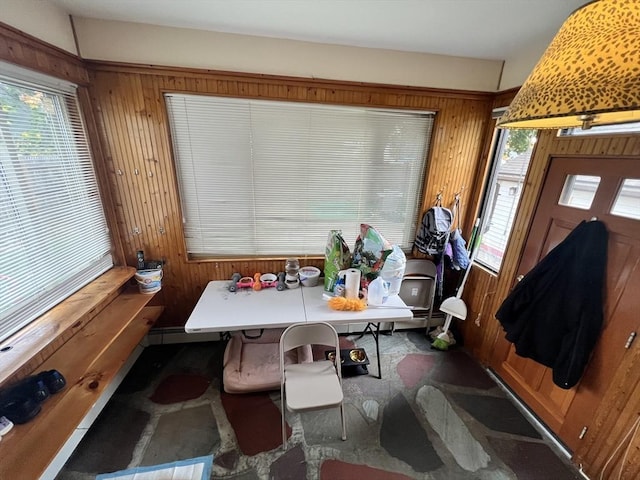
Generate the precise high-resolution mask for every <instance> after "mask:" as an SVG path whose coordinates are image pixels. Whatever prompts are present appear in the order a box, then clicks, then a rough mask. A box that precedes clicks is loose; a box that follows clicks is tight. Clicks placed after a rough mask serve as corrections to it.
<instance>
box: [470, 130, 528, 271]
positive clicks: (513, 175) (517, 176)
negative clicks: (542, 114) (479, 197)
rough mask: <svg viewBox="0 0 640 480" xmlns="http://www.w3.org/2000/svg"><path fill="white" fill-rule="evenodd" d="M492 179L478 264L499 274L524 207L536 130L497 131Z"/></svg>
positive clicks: (486, 197)
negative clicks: (514, 225) (508, 243)
mask: <svg viewBox="0 0 640 480" xmlns="http://www.w3.org/2000/svg"><path fill="white" fill-rule="evenodd" d="M495 138H496V140H495V144H494V148H493V158H492V166H491V175H490V176H489V179H488V181H487V185H486V187H485V194H484V199H483V204H482V209H481V223H480V239H479V242H478V251H477V253H476V261H477V262H478V263H480V264H482V265H484V266H485V267H487V268H489V269H491V270H493V271H495V272H497V271H499V270H500V265H502V257H503V256H504V252H505V249H506V247H507V241H508V240H509V235H510V234H511V228H512V226H513V220H514V218H515V215H516V211H517V209H518V204H519V203H520V195H521V193H522V185H523V182H524V177H525V175H526V174H527V169H528V168H529V160H530V159H531V154H532V151H533V146H534V144H535V140H536V130H521V129H517V130H516V129H514V130H508V129H500V130H497V131H496V136H495Z"/></svg>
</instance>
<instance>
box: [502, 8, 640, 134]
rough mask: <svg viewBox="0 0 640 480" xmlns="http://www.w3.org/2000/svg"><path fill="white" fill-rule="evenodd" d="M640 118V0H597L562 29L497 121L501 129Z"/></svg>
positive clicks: (575, 124) (621, 121)
mask: <svg viewBox="0 0 640 480" xmlns="http://www.w3.org/2000/svg"><path fill="white" fill-rule="evenodd" d="M638 121H640V0H598V1H595V2H591V3H588V4H586V5H585V6H583V7H581V8H580V9H578V10H576V11H575V12H574V13H573V14H572V15H571V16H570V17H569V18H568V19H567V21H566V22H565V23H564V25H563V26H562V27H561V28H560V30H559V32H558V34H557V35H556V37H555V38H554V39H553V41H552V42H551V44H550V45H549V47H548V48H547V51H546V52H545V53H544V55H543V56H542V58H541V59H540V60H539V62H538V64H537V65H536V66H535V68H534V69H533V71H532V73H531V74H530V75H529V78H527V80H526V81H525V83H524V84H523V85H522V87H521V89H520V91H519V92H518V94H517V95H516V97H515V98H514V99H513V102H511V105H510V106H509V108H508V109H507V111H506V112H505V114H504V115H503V116H502V117H500V119H499V120H498V127H501V128H534V129H540V128H571V127H582V128H590V127H591V126H593V125H607V124H614V123H625V122H638Z"/></svg>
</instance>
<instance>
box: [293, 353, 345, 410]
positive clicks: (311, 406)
mask: <svg viewBox="0 0 640 480" xmlns="http://www.w3.org/2000/svg"><path fill="white" fill-rule="evenodd" d="M284 375H285V392H286V396H285V398H286V403H287V407H288V408H289V409H290V410H294V411H300V410H302V411H304V410H315V409H318V408H326V407H331V406H336V407H337V406H339V405H340V403H341V402H342V399H343V393H342V387H341V385H340V380H339V378H338V376H337V375H336V370H335V368H334V366H333V362H331V361H329V360H321V361H318V362H313V363H301V364H292V365H287V366H285V369H284Z"/></svg>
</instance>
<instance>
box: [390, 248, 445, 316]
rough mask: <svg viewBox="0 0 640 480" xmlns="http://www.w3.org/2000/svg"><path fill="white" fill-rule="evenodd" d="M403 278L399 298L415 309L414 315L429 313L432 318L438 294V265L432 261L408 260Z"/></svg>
mask: <svg viewBox="0 0 640 480" xmlns="http://www.w3.org/2000/svg"><path fill="white" fill-rule="evenodd" d="M404 271H405V274H404V276H403V277H402V284H401V286H400V292H399V294H398V295H399V296H400V298H401V299H402V300H403V301H404V303H406V304H407V305H410V306H412V307H414V308H413V309H412V310H413V314H414V315H417V316H420V315H424V314H426V313H427V312H428V315H429V317H431V310H432V309H433V301H434V299H435V294H436V275H437V271H436V265H435V263H433V262H432V261H431V260H428V259H422V258H412V259H409V260H407V264H406V267H405V270H404Z"/></svg>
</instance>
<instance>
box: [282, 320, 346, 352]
mask: <svg viewBox="0 0 640 480" xmlns="http://www.w3.org/2000/svg"><path fill="white" fill-rule="evenodd" d="M302 345H326V346H329V347H332V348H334V349H339V348H340V344H339V340H338V333H337V332H336V329H335V328H333V327H332V326H331V325H330V324H328V323H326V322H317V323H295V324H293V325H290V326H289V327H287V328H286V330H285V331H284V332H283V333H282V336H281V337H280V349H281V352H283V353H284V352H288V351H289V350H292V349H294V348H297V347H301V346H302Z"/></svg>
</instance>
